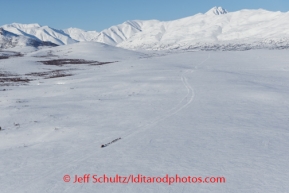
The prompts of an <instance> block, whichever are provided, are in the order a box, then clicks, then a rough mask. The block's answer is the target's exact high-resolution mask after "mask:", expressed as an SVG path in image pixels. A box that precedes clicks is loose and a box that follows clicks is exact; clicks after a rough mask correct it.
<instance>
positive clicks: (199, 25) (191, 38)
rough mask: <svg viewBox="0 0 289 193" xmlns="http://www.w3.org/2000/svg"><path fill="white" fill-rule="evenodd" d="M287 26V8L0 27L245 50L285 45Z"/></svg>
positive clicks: (50, 36) (51, 35) (137, 43)
mask: <svg viewBox="0 0 289 193" xmlns="http://www.w3.org/2000/svg"><path fill="white" fill-rule="evenodd" d="M288 26H289V12H286V13H282V12H271V11H266V10H263V9H258V10H247V9H245V10H240V11H236V12H228V11H227V10H225V9H224V8H222V7H214V8H212V9H210V10H209V11H208V12H206V13H204V14H202V13H199V14H196V15H194V16H190V17H186V18H182V19H178V20H174V21H158V20H143V21H142V20H132V21H126V22H124V23H122V24H119V25H116V26H112V27H110V28H108V29H105V30H103V31H101V32H96V31H84V30H81V29H77V28H69V29H65V30H57V29H54V28H50V27H48V26H40V25H39V24H17V23H13V24H10V25H4V26H2V27H3V29H4V30H6V31H9V32H12V33H14V34H17V35H25V36H28V37H34V38H37V39H39V40H42V41H49V42H52V43H55V44H57V45H65V44H71V43H75V42H79V41H94V42H101V43H105V44H109V45H113V46H118V47H123V48H127V49H149V50H151V49H153V50H162V49H196V50H220V49H221V50H247V49H252V48H287V47H289V27H288Z"/></svg>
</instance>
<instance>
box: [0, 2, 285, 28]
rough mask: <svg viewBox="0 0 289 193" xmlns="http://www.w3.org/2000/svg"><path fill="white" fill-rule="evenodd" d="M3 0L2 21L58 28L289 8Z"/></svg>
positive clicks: (253, 4) (243, 4)
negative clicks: (216, 8) (217, 10)
mask: <svg viewBox="0 0 289 193" xmlns="http://www.w3.org/2000/svg"><path fill="white" fill-rule="evenodd" d="M0 1H2V2H1V17H0V25H4V24H9V23H13V22H17V23H39V24H40V25H48V26H50V27H54V28H56V29H65V28H68V27H77V28H81V29H84V30H96V31H101V30H103V29H105V28H108V27H110V26H112V25H116V24H120V23H123V22H124V21H126V20H133V19H140V20H149V19H157V20H162V21H168V20H174V19H179V18H183V17H187V16H192V15H194V14H196V13H205V12H206V11H207V10H209V9H211V8H212V7H214V6H222V7H223V8H225V9H227V10H228V11H231V12H232V11H237V10H240V9H259V8H263V9H267V10H270V11H282V12H287V11H289V0H240V1H232V0H174V1H173V0H83V1H80V0H46V1H43V0H9V1H6V0H5V1H4V0H0Z"/></svg>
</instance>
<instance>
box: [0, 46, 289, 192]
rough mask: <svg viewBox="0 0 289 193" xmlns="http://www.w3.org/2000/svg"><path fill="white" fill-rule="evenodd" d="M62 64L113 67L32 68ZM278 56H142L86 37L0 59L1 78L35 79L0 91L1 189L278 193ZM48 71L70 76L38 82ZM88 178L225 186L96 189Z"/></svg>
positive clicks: (283, 152) (281, 149)
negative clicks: (78, 179)
mask: <svg viewBox="0 0 289 193" xmlns="http://www.w3.org/2000/svg"><path fill="white" fill-rule="evenodd" d="M85 51H87V53H85ZM45 52H46V53H45ZM121 56H122V58H121ZM62 58H79V59H87V60H98V61H114V60H116V59H117V60H119V62H116V63H110V64H106V65H100V66H93V65H88V64H80V65H64V66H48V65H44V64H42V63H40V62H37V61H43V60H52V59H62ZM128 59H129V60H128ZM288 60H289V55H288V51H287V50H278V51H275V50H273V51H272V50H271V51H268V50H258V51H256V50H255V51H247V52H230V53H229V52H184V53H175V54H170V55H165V56H158V57H151V58H143V57H142V55H141V54H140V53H136V52H133V51H125V50H123V49H120V48H115V47H112V46H107V45H104V44H99V43H87V42H82V43H77V44H73V45H68V46H59V47H55V48H51V49H47V50H46V51H45V50H44V49H43V50H41V51H37V52H35V53H34V54H30V55H26V56H23V57H17V58H9V59H5V60H0V70H1V71H0V72H1V73H0V74H1V75H2V76H3V74H5V72H4V71H6V75H7V76H8V75H9V74H8V72H10V76H12V75H11V74H15V76H16V74H18V76H19V77H23V78H24V77H27V78H30V79H33V80H31V81H30V82H29V83H28V84H27V85H19V86H1V87H0V93H1V94H0V104H1V111H0V123H1V125H0V126H1V127H2V130H1V131H0V155H1V159H0V179H1V180H0V187H1V193H2V192H3V193H10V192H13V193H23V192H29V193H39V192H49V193H50V192H51V193H58V192H59V193H65V192H69V193H74V192H118V193H122V192H125V193H134V192H144V193H147V192H161V193H167V192H185V193H186V192H188V193H190V192H220V193H224V192H236V193H239V192H240V193H243V192H248V193H251V192H252V193H253V192H262V193H267V192H268V193H271V192H287V190H288V189H289V185H288V178H289V172H288V160H289V154H288V147H289V133H288V124H289V119H288V114H289V109H288V106H289V100H288V99H289V93H288V90H289V88H288V85H289V78H288V77H289V76H288V72H289V66H288ZM57 70H58V71H59V70H62V72H66V73H69V74H71V76H64V77H58V78H55V77H54V78H45V77H42V76H43V74H44V75H45V73H47V72H51V71H57ZM36 72H38V73H40V74H42V76H37V75H33V74H31V73H34V74H35V73H36ZM29 73H30V74H29ZM0 78H5V77H0ZM6 78H7V77H6ZM119 137H121V138H122V139H121V140H119V141H117V142H115V143H114V144H112V145H109V146H108V147H106V148H100V145H101V144H105V143H108V142H111V141H112V140H114V139H116V138H119ZM85 174H90V181H89V183H73V181H74V176H75V175H78V176H82V177H83V176H84V175H85ZM94 174H97V175H98V176H99V177H100V176H102V175H103V174H106V175H107V176H115V175H116V174H118V175H121V176H129V175H130V174H133V175H138V174H141V175H146V176H150V177H153V176H155V177H157V176H160V177H163V176H165V175H166V174H169V175H170V176H175V175H176V174H178V175H179V176H198V177H199V176H200V177H206V176H212V177H213V176H215V177H217V176H222V177H225V178H226V183H222V184H217V183H216V184H206V183H191V184H183V183H175V184H172V185H168V184H162V183H161V184H158V183H145V184H144V183H143V184H137V183H133V184H132V183H128V184H99V183H96V184H94V183H93V182H92V181H93V180H92V175H94ZM64 175H70V176H71V181H70V182H69V183H65V182H64V181H63V176H64Z"/></svg>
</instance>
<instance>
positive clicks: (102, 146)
mask: <svg viewBox="0 0 289 193" xmlns="http://www.w3.org/2000/svg"><path fill="white" fill-rule="evenodd" d="M120 139H121V137H120V138H117V139H114V140H112V141H111V142H109V143H107V144H104V145H101V146H100V147H101V148H104V147H106V146H108V145H110V144H112V143H114V142H116V141H118V140H120Z"/></svg>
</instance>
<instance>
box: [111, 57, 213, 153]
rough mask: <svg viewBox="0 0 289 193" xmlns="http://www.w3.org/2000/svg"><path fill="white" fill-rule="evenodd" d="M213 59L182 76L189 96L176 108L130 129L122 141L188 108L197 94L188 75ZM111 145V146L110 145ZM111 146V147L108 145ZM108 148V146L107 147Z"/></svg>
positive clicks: (188, 70)
mask: <svg viewBox="0 0 289 193" xmlns="http://www.w3.org/2000/svg"><path fill="white" fill-rule="evenodd" d="M210 57H211V55H210V54H209V55H208V57H207V58H206V59H205V60H203V61H202V62H200V63H199V64H197V65H196V66H195V67H194V68H192V69H187V70H186V71H185V72H184V73H183V74H182V76H181V80H182V83H183V85H184V86H185V87H186V89H187V94H186V96H185V97H184V98H183V99H182V100H181V101H180V102H179V103H178V104H177V105H176V106H175V107H173V108H172V109H170V110H169V111H167V112H166V113H165V115H163V116H161V117H158V118H156V119H155V120H153V121H151V122H149V123H147V124H145V125H142V126H139V127H137V128H136V129H130V130H129V131H127V132H126V133H127V134H125V135H123V136H121V137H122V139H124V138H127V137H130V136H132V135H135V134H137V133H139V132H142V131H144V130H146V129H148V128H149V127H151V126H153V125H155V124H157V123H159V122H160V121H163V120H165V119H167V118H169V117H171V116H173V115H175V114H177V113H178V112H179V111H181V110H182V109H184V108H186V107H188V106H189V105H190V104H191V103H192V101H193V100H194V97H195V92H194V89H193V88H192V87H191V85H190V84H189V82H188V79H187V75H188V74H192V73H193V72H194V70H195V69H198V66H200V65H202V64H204V63H205V62H206V61H207V60H209V59H210ZM110 145H111V144H110ZM108 146H109V145H108ZM106 147H107V146H106Z"/></svg>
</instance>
